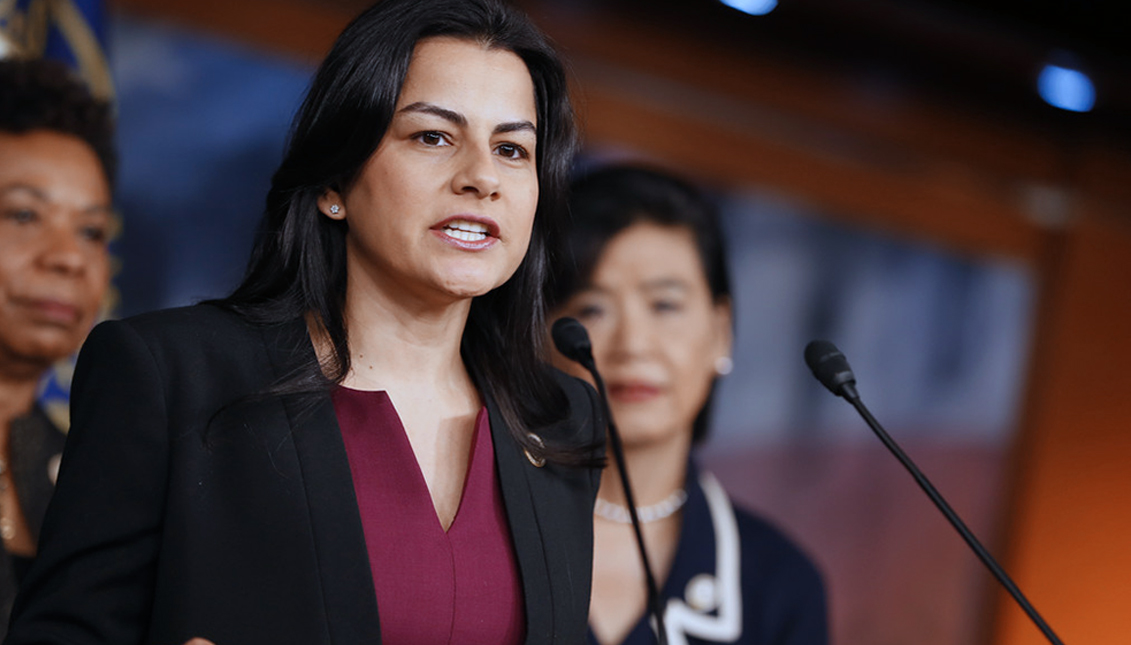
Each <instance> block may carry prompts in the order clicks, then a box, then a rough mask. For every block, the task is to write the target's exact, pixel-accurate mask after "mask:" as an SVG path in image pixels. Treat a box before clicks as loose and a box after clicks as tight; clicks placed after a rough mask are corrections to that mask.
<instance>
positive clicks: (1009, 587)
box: [842, 383, 1064, 645]
mask: <svg viewBox="0 0 1131 645" xmlns="http://www.w3.org/2000/svg"><path fill="white" fill-rule="evenodd" d="M843 389H844V394H842V396H843V397H844V399H845V400H846V401H848V402H849V403H851V404H852V407H854V408H856V411H857V412H859V413H860V416H861V417H863V418H864V421H865V422H866V423H867V424H868V427H869V428H871V429H872V431H873V432H875V433H876V436H877V437H879V438H880V441H882V442H883V444H884V445H885V446H887V448H888V450H890V451H891V453H892V454H893V455H895V458H896V459H898V460H899V463H901V464H903V467H904V468H906V469H907V472H909V473H911V476H912V477H914V478H915V482H916V483H917V484H919V488H922V489H923V492H924V493H926V494H927V497H930V498H931V501H932V502H934V503H935V506H937V507H938V509H939V510H940V511H942V514H943V515H945V516H946V519H947V521H949V522H950V524H951V526H953V527H954V528H955V530H957V531H958V534H959V535H961V536H962V539H963V540H966V544H969V545H970V548H971V549H974V553H975V554H976V555H977V556H978V559H979V560H981V561H982V564H984V565H986V567H987V568H988V569H989V570H990V573H992V574H993V575H994V577H995V578H997V580H998V582H1000V583H1001V585H1002V586H1003V587H1005V589H1006V591H1008V592H1009V595H1011V596H1013V599H1014V600H1016V601H1017V604H1019V605H1021V608H1022V609H1024V610H1025V613H1026V614H1028V615H1029V618H1030V619H1032V621H1033V622H1034V623H1035V624H1036V625H1037V628H1038V629H1040V630H1041V633H1042V634H1044V635H1045V638H1047V639H1048V640H1049V642H1050V643H1054V645H1064V643H1063V642H1062V641H1061V640H1060V638H1059V637H1057V635H1056V633H1055V632H1053V631H1052V627H1049V625H1048V623H1046V622H1045V619H1044V618H1042V617H1041V614H1040V613H1038V612H1037V610H1036V608H1035V607H1033V605H1032V604H1030V603H1029V599H1028V598H1026V597H1025V594H1023V593H1021V589H1020V588H1019V587H1018V586H1017V585H1016V584H1014V582H1013V579H1012V578H1010V577H1009V574H1007V573H1006V572H1005V569H1002V568H1001V565H999V564H998V563H997V560H995V559H994V556H992V555H990V552H989V551H987V550H986V548H985V547H984V546H982V543H981V542H979V541H978V538H976V537H974V533H973V532H971V531H970V529H969V528H967V527H966V523H965V522H963V521H962V518H960V517H958V514H957V513H955V512H954V510H953V509H952V508H951V507H950V504H948V503H947V502H946V500H945V499H943V496H942V495H940V494H939V491H938V490H937V489H936V488H935V487H934V485H933V484H931V481H930V480H929V479H927V476H926V475H924V474H923V473H922V471H920V470H919V468H918V467H917V466H916V465H915V462H913V461H911V458H910V457H908V456H907V453H905V452H903V449H902V448H900V447H899V444H897V443H896V442H895V439H892V438H891V435H889V434H888V433H887V431H885V430H884V428H883V426H881V425H880V422H879V421H877V420H876V418H875V417H873V416H872V413H871V412H869V411H868V408H867V406H865V405H864V402H863V401H861V400H860V395H859V394H857V393H856V388H855V387H853V386H852V384H850V383H846V384H845V385H844V386H843Z"/></svg>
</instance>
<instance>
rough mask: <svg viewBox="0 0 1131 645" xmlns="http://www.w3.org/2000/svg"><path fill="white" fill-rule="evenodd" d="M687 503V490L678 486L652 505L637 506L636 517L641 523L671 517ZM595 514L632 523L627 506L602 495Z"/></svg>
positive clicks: (594, 511)
mask: <svg viewBox="0 0 1131 645" xmlns="http://www.w3.org/2000/svg"><path fill="white" fill-rule="evenodd" d="M685 503H687V491H685V490H683V489H682V488H678V489H676V491H675V492H674V493H672V494H671V495H668V496H667V497H665V498H664V499H662V500H660V501H659V502H657V503H655V504H652V505H651V506H637V507H636V517H638V518H640V523H641V524H648V523H650V522H657V521H659V520H662V519H664V518H665V517H671V516H672V515H673V514H674V513H675V512H676V511H678V510H679V509H681V508H683V505H684V504H685ZM593 514H594V515H596V516H597V517H599V518H601V519H604V520H609V521H610V522H616V523H618V524H632V515H631V514H630V513H629V512H628V507H627V506H621V505H620V504H614V503H612V502H606V501H605V500H603V499H601V498H600V497H598V498H597V503H596V504H595V505H594V506H593Z"/></svg>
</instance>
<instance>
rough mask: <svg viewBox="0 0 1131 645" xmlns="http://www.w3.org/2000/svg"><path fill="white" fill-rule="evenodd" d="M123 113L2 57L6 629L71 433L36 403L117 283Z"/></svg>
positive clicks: (30, 64) (60, 72) (0, 377)
mask: <svg viewBox="0 0 1131 645" xmlns="http://www.w3.org/2000/svg"><path fill="white" fill-rule="evenodd" d="M112 138H113V123H112V120H111V118H110V109H109V106H107V105H106V104H105V103H102V102H100V101H96V100H95V99H93V98H91V95H90V93H89V92H88V91H87V90H86V88H85V87H84V86H83V85H82V84H81V83H80V82H79V81H78V80H76V79H74V78H72V77H71V76H70V74H69V73H68V71H67V69H66V68H65V67H64V66H63V65H61V64H59V63H54V62H48V61H42V60H29V61H21V60H3V61H0V634H3V633H4V632H5V631H6V630H7V624H8V614H9V612H10V611H11V607H12V600H13V599H14V598H15V595H16V588H17V586H18V585H19V583H20V581H21V579H22V578H23V576H24V573H25V571H26V569H27V567H28V565H29V563H30V562H31V558H32V556H34V555H35V541H36V538H37V537H38V536H39V528H40V524H41V523H42V521H43V514H44V511H45V510H46V508H47V501H48V499H49V498H50V496H51V492H52V489H53V488H54V480H55V473H56V472H57V469H58V460H59V453H61V452H62V449H63V442H64V437H65V435H64V434H63V432H62V431H61V430H60V429H59V428H57V427H56V425H55V424H54V423H53V422H52V420H51V419H50V418H49V417H48V416H47V414H45V413H44V411H43V409H41V408H40V407H39V406H38V405H37V403H36V392H37V389H38V387H39V383H40V381H41V380H42V379H43V376H44V374H46V373H47V371H48V370H49V369H50V368H51V366H52V364H54V363H55V362H57V361H59V360H61V359H63V358H66V357H68V356H70V355H71V354H73V353H74V352H75V351H76V350H77V349H78V348H79V345H80V344H81V343H82V341H83V339H84V338H86V334H87V332H89V331H90V328H91V326H92V325H93V324H94V322H95V319H96V318H97V316H98V314H99V312H100V310H101V308H102V302H103V295H104V294H105V293H106V289H107V287H108V285H109V281H110V262H109V256H108V253H107V249H106V243H107V240H108V238H109V232H110V228H111V225H112V221H113V220H112V216H111V212H110V196H111V189H110V187H111V183H112V179H113V174H114V153H113V149H112V144H111V141H112Z"/></svg>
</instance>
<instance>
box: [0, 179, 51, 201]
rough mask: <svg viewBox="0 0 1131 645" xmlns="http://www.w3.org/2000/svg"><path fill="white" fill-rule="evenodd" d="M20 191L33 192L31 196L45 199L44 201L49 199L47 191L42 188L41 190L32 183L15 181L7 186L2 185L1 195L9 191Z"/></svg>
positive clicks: (41, 199) (0, 187)
mask: <svg viewBox="0 0 1131 645" xmlns="http://www.w3.org/2000/svg"><path fill="white" fill-rule="evenodd" d="M19 192H26V193H31V196H32V197H34V198H36V199H38V200H39V201H43V202H46V201H49V198H48V196H47V193H45V192H43V191H42V190H40V189H39V188H37V187H35V186H32V185H31V184H25V183H21V182H15V183H11V184H8V185H6V186H0V195H7V194H9V193H19Z"/></svg>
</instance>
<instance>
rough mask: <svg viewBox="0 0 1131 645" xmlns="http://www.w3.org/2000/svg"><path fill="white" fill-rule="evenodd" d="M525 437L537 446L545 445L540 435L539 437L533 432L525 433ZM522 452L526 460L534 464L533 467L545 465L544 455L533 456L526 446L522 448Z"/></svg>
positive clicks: (542, 446)
mask: <svg viewBox="0 0 1131 645" xmlns="http://www.w3.org/2000/svg"><path fill="white" fill-rule="evenodd" d="M526 437H527V438H528V439H530V441H531V442H532V443H534V444H537V446H538V447H539V448H544V447H545V446H546V444H545V443H543V442H542V437H539V436H538V435H536V434H534V433H533V432H531V433H530V434H528V435H526ZM522 453H523V454H524V455H526V460H527V461H529V462H530V463H532V464H534V467H535V468H541V467H542V466H545V465H546V458H545V457H535V456H534V455H532V454H530V451H529V450H528V449H526V448H523V449H522Z"/></svg>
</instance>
